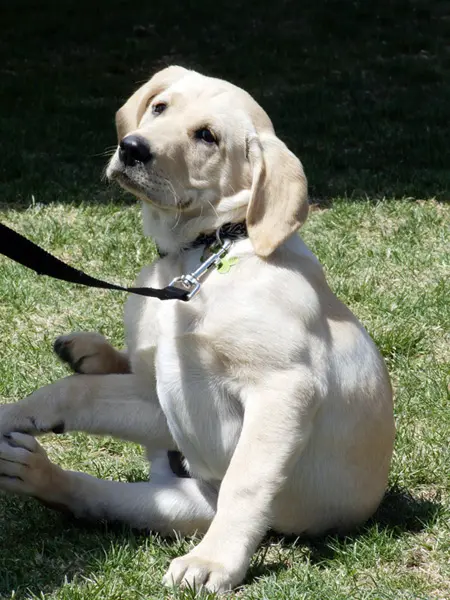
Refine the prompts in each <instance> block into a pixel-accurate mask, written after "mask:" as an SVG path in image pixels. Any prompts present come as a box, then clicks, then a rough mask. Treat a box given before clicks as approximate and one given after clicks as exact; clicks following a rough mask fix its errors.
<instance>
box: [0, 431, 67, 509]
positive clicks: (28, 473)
mask: <svg viewBox="0 0 450 600" xmlns="http://www.w3.org/2000/svg"><path fill="white" fill-rule="evenodd" d="M60 472H61V473H62V471H61V469H60V468H59V467H58V466H57V465H54V464H53V463H51V462H50V460H49V458H48V456H47V453H46V452H45V450H44V448H42V446H41V445H40V444H38V442H37V441H36V440H35V439H34V437H32V436H31V435H27V434H24V433H17V432H13V433H9V434H6V435H5V436H4V437H3V439H2V440H1V441H0V490H3V491H6V492H11V493H15V494H24V495H27V496H34V497H36V498H39V499H42V500H46V498H49V497H50V496H51V495H52V494H54V492H55V491H56V490H55V486H56V485H57V483H58V480H59V478H60Z"/></svg>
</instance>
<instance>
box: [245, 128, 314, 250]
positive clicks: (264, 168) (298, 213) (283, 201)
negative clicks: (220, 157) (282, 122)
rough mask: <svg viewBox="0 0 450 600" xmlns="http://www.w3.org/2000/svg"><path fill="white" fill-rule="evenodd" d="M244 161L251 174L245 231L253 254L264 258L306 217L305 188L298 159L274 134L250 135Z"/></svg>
mask: <svg viewBox="0 0 450 600" xmlns="http://www.w3.org/2000/svg"><path fill="white" fill-rule="evenodd" d="M247 147H248V157H249V160H250V164H251V167H252V171H253V180H252V188H251V197H250V203H249V205H248V209H247V228H248V234H249V237H250V240H251V242H252V244H253V247H254V249H255V252H256V254H258V256H261V257H267V256H270V254H272V252H274V251H275V250H276V249H277V248H278V246H280V245H281V244H282V243H283V242H284V241H285V240H286V239H287V238H288V237H289V236H290V235H291V234H292V233H294V232H295V231H297V229H299V228H300V227H301V226H302V225H303V223H304V222H305V221H306V218H307V216H308V184H307V181H306V177H305V173H304V172H303V167H302V164H301V162H300V161H299V160H298V158H297V157H296V156H295V155H294V154H293V153H292V152H291V151H290V150H288V148H287V146H286V145H285V144H284V143H283V142H282V141H281V140H279V139H278V138H277V137H276V136H275V134H266V135H264V134H263V135H259V136H258V135H256V134H255V135H252V136H251V137H250V138H249V140H248V146H247Z"/></svg>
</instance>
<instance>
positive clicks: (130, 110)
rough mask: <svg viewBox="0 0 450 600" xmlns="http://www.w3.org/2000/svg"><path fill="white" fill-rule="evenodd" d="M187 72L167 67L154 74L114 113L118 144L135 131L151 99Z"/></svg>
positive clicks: (181, 68)
mask: <svg viewBox="0 0 450 600" xmlns="http://www.w3.org/2000/svg"><path fill="white" fill-rule="evenodd" d="M188 73H189V71H188V70H187V69H185V68H183V67H177V66H173V67H167V68H166V69H163V70H162V71H158V73H155V75H153V77H152V78H151V79H150V81H147V83H144V85H142V86H141V87H140V88H139V89H138V90H136V91H135V92H134V94H133V95H132V96H131V98H129V99H128V100H127V101H126V102H125V104H124V105H123V106H122V107H121V108H120V109H119V110H118V111H117V113H116V128H117V137H118V138H119V142H120V141H121V140H122V139H123V138H124V137H125V136H126V135H128V134H129V133H131V132H132V131H135V130H136V129H137V128H138V126H139V122H140V120H141V119H142V117H143V116H144V113H145V111H146V109H147V107H148V105H149V103H150V102H151V100H152V98H154V97H155V96H157V95H158V94H161V92H163V91H164V90H166V89H167V88H168V87H170V86H171V85H172V84H173V83H175V82H176V81H178V80H179V79H181V78H182V77H185V75H187V74H188Z"/></svg>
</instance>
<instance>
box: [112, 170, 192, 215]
mask: <svg viewBox="0 0 450 600" xmlns="http://www.w3.org/2000/svg"><path fill="white" fill-rule="evenodd" d="M107 178H108V179H109V181H112V182H115V183H118V184H119V185H120V186H121V187H122V188H124V189H125V190H127V191H128V192H131V193H132V194H133V195H135V196H137V197H138V198H139V199H140V200H143V201H144V202H148V203H149V204H152V205H153V206H156V207H157V208H159V209H162V210H177V211H180V210H181V211H184V210H187V209H188V208H190V207H191V205H192V204H193V199H192V198H184V199H182V198H175V197H173V199H172V200H173V202H174V204H173V205H171V204H168V203H167V202H161V201H159V200H157V199H155V194H151V193H150V190H148V189H147V187H146V186H144V185H143V184H141V183H139V182H138V181H135V179H134V178H133V177H131V176H130V175H129V174H128V173H126V172H125V171H124V170H116V169H114V170H110V171H109V172H107Z"/></svg>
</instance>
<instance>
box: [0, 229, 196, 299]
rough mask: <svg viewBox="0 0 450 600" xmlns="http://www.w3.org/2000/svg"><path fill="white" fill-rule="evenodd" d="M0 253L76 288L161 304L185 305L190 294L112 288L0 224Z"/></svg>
mask: <svg viewBox="0 0 450 600" xmlns="http://www.w3.org/2000/svg"><path fill="white" fill-rule="evenodd" d="M0 253H1V254H4V255H5V256H7V257H8V258H11V259H12V260H14V261H16V262H18V263H20V264H21V265H23V266H24V267H28V269H32V270H33V271H36V273H37V274H38V275H48V276H49V277H53V278H55V279H61V280H62V281H68V282H69V283H77V284H78V285H85V286H89V287H96V288H101V289H104V290H119V291H121V292H129V293H131V294H137V295H139V296H148V297H151V298H159V299H160V300H184V301H187V300H189V298H190V293H189V290H182V289H180V288H177V287H175V286H173V285H168V286H167V287H165V288H162V289H159V288H151V287H142V288H141V287H140V288H135V287H122V286H120V285H115V284H114V283H108V282H107V281H102V280H101V279H96V278H95V277H91V276H90V275H87V274H86V273H83V271H80V270H79V269H75V268H74V267H71V266H70V265H67V264H66V263H64V262H63V261H62V260H59V258H56V256H53V255H52V254H49V253H48V252H47V251H46V250H44V249H43V248H41V247H40V246H38V245H37V244H35V243H34V242H32V241H31V240H29V239H27V238H26V237H24V236H23V235H21V234H20V233H17V231H14V230H13V229H10V228H9V227H7V226H6V225H3V224H2V223H0Z"/></svg>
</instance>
